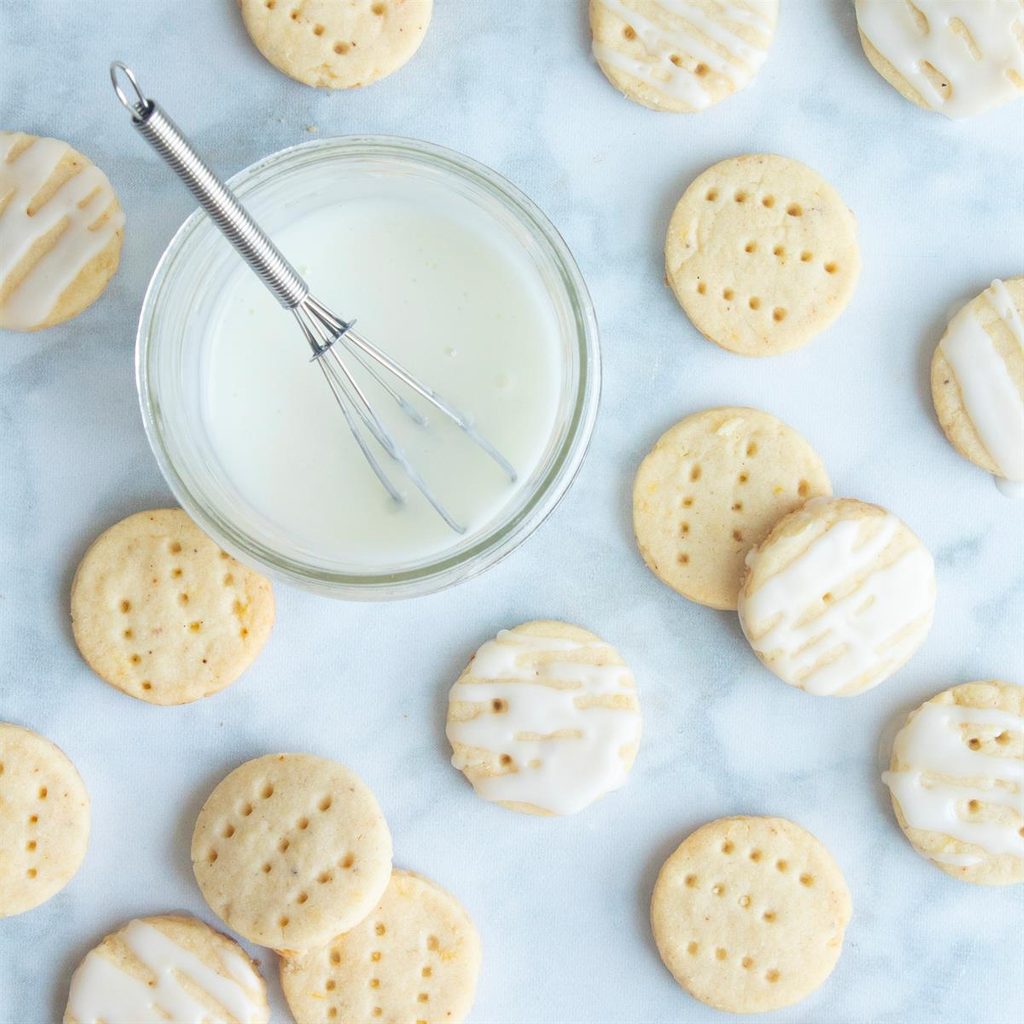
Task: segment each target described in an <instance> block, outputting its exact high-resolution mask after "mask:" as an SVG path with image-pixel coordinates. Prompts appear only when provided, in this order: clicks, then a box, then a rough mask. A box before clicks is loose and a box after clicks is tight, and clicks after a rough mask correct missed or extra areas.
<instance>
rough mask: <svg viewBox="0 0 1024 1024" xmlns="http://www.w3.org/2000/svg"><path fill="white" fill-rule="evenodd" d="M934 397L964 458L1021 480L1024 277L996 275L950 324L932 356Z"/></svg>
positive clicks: (941, 419) (942, 421)
mask: <svg viewBox="0 0 1024 1024" xmlns="http://www.w3.org/2000/svg"><path fill="white" fill-rule="evenodd" d="M932 400H933V401H934V403H935V411H936V413H937V414H938V417H939V423H940V424H942V429H943V430H944V431H945V433H946V437H948V438H949V442H950V444H952V445H953V447H954V448H955V449H956V450H957V451H958V452H959V453H960V454H961V455H963V456H964V458H966V459H970V460H971V462H973V463H975V464H976V465H979V466H981V468H982V469H987V470H988V471H989V472H990V473H994V474H995V475H996V476H1000V477H1005V478H1006V479H1008V480H1024V277H1015V278H1013V279H1012V280H1010V281H1006V282H1003V281H993V282H992V284H991V286H990V287H989V288H986V289H985V291H983V292H982V293H981V294H980V295H979V296H977V298H975V299H973V300H972V301H971V302H969V303H967V305H966V306H964V307H963V309H961V310H960V312H959V313H957V315H956V316H955V317H953V319H952V320H951V321H950V322H949V327H948V328H947V329H946V333H945V335H944V336H943V338H942V341H940V342H939V345H938V348H936V349H935V355H934V357H933V358H932Z"/></svg>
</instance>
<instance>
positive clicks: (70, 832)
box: [0, 722, 89, 918]
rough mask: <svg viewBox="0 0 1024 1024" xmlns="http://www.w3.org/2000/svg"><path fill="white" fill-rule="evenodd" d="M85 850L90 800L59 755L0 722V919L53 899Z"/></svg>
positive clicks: (39, 739) (44, 741)
mask: <svg viewBox="0 0 1024 1024" xmlns="http://www.w3.org/2000/svg"><path fill="white" fill-rule="evenodd" d="M88 844H89V794H88V793H87V792H86V790H85V784H84V783H83V782H82V778H81V776H80V775H79V774H78V772H77V771H76V770H75V766H74V765H73V764H72V763H71V761H69V760H68V758H67V756H66V755H65V754H64V752H63V751H62V750H60V749H59V748H58V747H56V746H55V745H54V744H53V743H51V742H50V741H49V740H48V739H44V738H43V737H42V736H39V735H37V734H36V733H34V732H31V731H29V730H28V729H22V728H21V727H20V726H17V725H11V724H9V723H7V722H0V918H4V917H11V916H13V915H14V914H21V913H24V912H25V911H26V910H31V909H32V908H33V907H38V906H39V904H40V903H45V902H46V901H47V900H48V899H50V897H51V896H55V895H56V894H57V893H58V892H60V890H61V889H63V888H64V886H66V885H67V884H68V882H70V881H71V879H72V878H73V877H74V875H75V872H76V871H78V868H79V866H80V865H81V863H82V858H83V857H84V856H85V850H86V847H87V846H88Z"/></svg>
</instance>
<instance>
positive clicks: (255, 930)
mask: <svg viewBox="0 0 1024 1024" xmlns="http://www.w3.org/2000/svg"><path fill="white" fill-rule="evenodd" d="M192 869H193V871H194V872H195V876H196V881H197V882H198V883H199V888H200V889H201V890H202V893H203V897H204V898H205V900H206V902H207V903H208V904H209V905H210V907H211V908H212V910H213V911H214V913H216V914H217V915H219V916H220V917H221V918H222V919H223V920H224V921H225V922H227V924H228V925H230V927H231V928H233V929H234V930H235V931H236V932H238V933H239V934H240V935H242V936H244V937H245V938H247V939H249V940H250V941H252V942H257V943H259V944H260V945H261V946H271V947H273V948H274V949H276V950H278V951H280V952H282V953H283V954H285V955H289V954H292V953H296V952H302V951H305V950H308V949H315V948H317V947H319V946H323V945H326V944H327V943H328V942H329V941H330V940H331V939H332V938H334V936H335V935H337V934H339V933H340V932H344V931H347V930H348V929H349V928H352V927H354V926H355V925H356V924H358V923H359V922H360V921H361V920H362V919H363V918H364V917H366V915H367V914H368V913H369V912H370V911H371V910H372V909H373V907H374V905H375V904H376V903H377V900H378V899H380V895H381V893H382V892H383V891H384V887H385V886H386V885H387V884H388V879H389V878H390V876H391V833H390V832H389V831H388V826H387V823H386V822H385V821H384V817H383V815H382V814H381V811H380V807H379V806H378V805H377V801H376V799H375V798H374V796H373V794H372V793H371V792H370V790H369V789H368V788H367V787H366V785H365V784H364V783H363V782H362V781H361V780H360V779H359V778H358V777H357V776H356V775H355V774H353V773H352V772H351V771H349V770H348V769H347V768H345V767H344V766H342V765H340V764H338V763H336V762H335V761H329V760H327V759H326V758H322V757H314V756H312V755H311V754H268V755H266V756H265V757H258V758H256V759H255V760H253V761H247V762H246V763H245V764H243V765H241V766H240V767H238V768H236V769H235V770H234V771H233V772H231V774H230V775H228V776H227V778H225V779H224V780H223V781H222V782H221V783H220V784H219V785H218V786H217V787H216V789H214V791H213V792H212V793H211V794H210V796H209V798H208V799H207V801H206V803H205V804H203V809H202V810H201V811H200V812H199V817H198V819H197V820H196V827H195V831H194V832H193V834H192Z"/></svg>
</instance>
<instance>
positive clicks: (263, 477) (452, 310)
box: [196, 161, 569, 575]
mask: <svg viewBox="0 0 1024 1024" xmlns="http://www.w3.org/2000/svg"><path fill="white" fill-rule="evenodd" d="M332 168H335V165H334V164H332V163H331V162H330V161H325V162H324V164H323V169H322V170H320V171H318V172H316V174H315V176H314V174H313V171H312V170H311V171H310V177H309V179H308V180H307V179H303V180H306V181H307V184H306V185H305V186H304V187H307V188H308V189H309V190H310V191H311V192H313V190H316V192H315V194H317V195H318V196H321V197H322V198H318V199H317V200H316V202H317V203H322V204H323V205H322V207H321V208H319V209H317V208H316V207H313V208H311V209H310V210H309V212H308V213H307V214H306V215H304V216H302V217H301V218H296V219H295V220H289V221H288V222H287V223H285V224H283V225H282V226H281V228H280V230H275V231H274V238H275V241H276V242H277V243H278V244H279V245H280V246H281V248H282V251H283V252H284V253H285V254H286V255H287V256H289V257H290V258H292V259H293V260H294V261H295V265H296V268H297V269H298V270H299V272H300V273H302V274H303V275H304V277H305V278H306V280H307V281H308V282H309V284H310V287H311V288H312V289H313V292H314V294H317V295H322V296H326V297H333V301H334V303H335V305H337V307H338V308H339V309H340V310H342V311H343V312H344V313H345V315H356V316H358V319H359V329H360V330H361V331H362V332H364V333H365V335H366V336H367V337H368V338H372V339H374V340H375V341H376V342H377V344H379V345H381V346H382V347H383V348H384V349H386V351H387V353H388V355H389V356H391V357H392V358H393V359H395V360H397V361H398V362H399V363H401V364H402V365H403V366H406V367H408V368H409V370H411V371H412V372H413V373H415V374H417V375H418V376H419V377H420V378H421V379H422V380H424V381H426V382H428V383H429V384H431V385H432V386H434V387H436V388H438V390H439V391H440V392H441V393H442V394H443V395H444V397H445V399H446V400H448V401H449V402H451V403H452V404H453V405H455V406H456V407H457V408H459V409H462V410H463V411H465V412H466V413H467V415H470V416H472V418H473V422H474V425H475V426H476V427H477V428H478V429H479V430H480V431H481V433H482V434H484V436H486V437H487V438H488V439H489V440H490V441H491V442H492V443H493V444H494V445H495V446H496V447H497V448H498V450H499V451H501V452H502V453H503V454H504V455H505V456H506V457H507V458H508V459H509V460H510V461H511V463H512V465H513V466H515V468H516V470H517V472H518V474H519V478H518V480H517V481H516V482H515V483H514V484H510V483H509V480H508V477H507V476H506V475H505V473H504V472H503V471H502V470H501V469H499V468H498V466H497V465H496V464H495V463H494V462H493V461H492V460H491V459H489V458H488V457H487V456H486V455H484V454H483V453H482V452H480V451H479V450H478V449H477V448H476V446H475V445H472V444H470V443H468V442H467V441H466V439H465V437H463V436H462V434H461V432H460V430H459V429H458V428H457V427H455V426H454V425H453V424H451V423H448V422H447V421H446V420H445V419H444V418H443V417H441V416H439V415H436V414H434V413H433V411H432V410H430V409H429V407H426V406H425V405H424V403H422V402H419V401H418V400H416V399H415V398H414V399H413V401H412V405H413V406H414V407H416V408H418V409H419V410H420V411H421V412H424V413H426V415H427V419H428V420H429V424H430V429H428V430H424V429H423V428H422V426H420V425H419V424H418V423H416V422H414V421H413V420H412V419H411V418H410V417H408V416H406V415H403V414H402V413H401V412H400V411H399V410H398V409H396V408H395V407H394V403H393V402H392V400H391V399H390V398H389V396H388V395H387V394H385V393H383V392H382V391H381V390H380V389H379V388H377V387H376V386H375V385H373V384H372V382H371V381H370V380H369V379H368V377H367V375H366V374H364V373H357V374H356V376H357V377H358V378H359V380H360V382H361V385H362V386H364V387H367V388H368V389H369V390H368V392H367V394H368V395H369V397H370V399H371V401H373V402H374V403H375V405H376V406H377V409H378V412H379V413H380V415H381V417H382V419H383V420H384V422H385V423H386V424H387V427H388V430H389V431H390V432H391V434H392V436H393V437H394V439H395V441H396V442H397V443H398V444H399V445H400V446H401V447H402V448H403V449H404V450H405V453H406V455H407V456H408V458H409V461H410V462H411V463H412V465H414V466H415V467H416V468H417V469H418V470H419V471H420V472H421V473H422V474H423V476H424V477H425V479H426V480H427V481H429V483H430V486H431V488H432V490H433V491H434V493H435V494H437V495H438V496H439V497H440V498H441V500H442V502H444V504H445V505H446V506H447V507H448V509H449V510H450V511H451V512H452V514H453V515H454V516H455V517H456V518H457V519H458V520H460V521H461V522H462V523H463V525H465V526H466V528H467V532H466V534H465V536H464V537H458V536H457V535H456V534H454V533H453V532H452V531H451V530H450V529H449V528H448V527H447V525H445V523H444V522H443V521H442V520H441V519H440V517H439V516H438V515H437V514H436V513H435V512H434V510H433V509H432V508H431V507H430V506H429V505H428V504H427V502H426V500H425V499H424V498H423V496H422V495H421V494H419V492H418V491H417V490H416V489H415V488H414V487H412V486H411V485H410V484H409V482H408V480H407V479H406V478H405V477H404V475H403V474H402V473H400V472H398V471H396V470H395V469H394V468H393V467H392V465H391V464H390V462H389V461H388V460H387V459H385V463H386V468H387V470H388V473H389V474H390V475H391V477H392V479H393V481H394V482H395V483H396V484H397V485H398V486H399V487H400V488H401V489H402V491H403V492H404V498H405V501H404V502H402V503H398V502H395V501H393V500H392V499H391V497H390V496H389V495H388V493H387V491H385V490H384V488H383V487H381V485H380V482H379V481H378V480H377V478H376V476H374V474H373V472H372V471H371V470H370V467H369V465H368V464H367V462H366V459H365V457H364V456H363V454H362V453H361V451H360V450H359V448H358V446H357V445H356V444H355V442H353V440H352V438H351V437H350V436H349V434H348V431H347V429H346V427H345V422H344V419H342V418H340V412H339V409H338V405H337V403H336V402H335V400H334V397H333V396H332V394H331V391H330V389H329V388H327V387H325V386H324V380H323V377H322V376H321V374H320V373H319V372H318V371H317V370H316V368H315V367H314V366H311V365H310V362H309V360H308V358H307V357H306V353H305V352H304V351H303V349H302V345H303V341H302V336H301V334H297V333H296V330H295V324H294V318H293V316H292V314H291V313H289V312H288V311H287V310H285V309H282V308H281V307H280V306H279V304H278V303H277V300H276V299H275V298H274V297H273V296H272V295H271V294H270V293H269V292H268V291H267V290H266V288H264V286H263V284H262V283H261V282H260V280H259V279H258V278H257V277H256V275H254V274H253V273H252V272H251V271H250V270H249V269H248V267H245V266H243V265H242V264H241V263H240V262H239V261H237V260H233V262H231V263H230V264H229V265H228V266H227V267H226V268H225V269H224V271H223V273H224V277H223V278H222V279H221V280H222V282H223V283H222V284H220V285H213V286H212V287H211V289H210V291H211V292H213V293H214V298H213V301H212V302H211V309H212V310H213V316H212V318H211V321H210V322H209V326H208V327H207V328H206V338H205V340H204V341H203V344H202V354H201V360H202V363H201V369H200V371H199V372H200V374H201V387H202V390H201V402H202V405H201V411H202V417H203V423H204V425H205V428H206V430H207V431H208V437H209V444H210V447H211V448H212V452H213V455H214V456H215V457H216V460H217V464H218V467H219V468H220V469H221V470H222V471H223V473H224V475H225V476H226V477H227V480H228V481H229V482H230V485H231V486H232V487H233V488H237V489H238V492H239V493H240V495H241V496H242V497H243V498H244V502H245V504H247V505H249V506H250V507H251V508H252V509H253V510H254V511H255V512H256V514H257V515H256V516H254V517H253V518H252V519H251V520H250V521H249V522H247V523H246V524H245V526H246V528H247V529H248V530H250V531H253V534H254V535H256V536H261V535H262V536H263V537H265V538H266V537H269V538H271V540H269V541H266V542H267V543H269V544H270V546H271V547H272V548H274V549H275V550H279V551H280V550H282V546H283V549H284V550H286V551H291V552H293V557H296V558H300V559H305V558H308V557H309V553H310V552H315V553H316V554H317V555H318V556H320V557H322V558H325V559H328V560H329V561H331V563H332V564H334V565H335V566H338V565H341V566H345V567H346V568H347V569H349V570H350V571H353V572H360V571H364V570H371V571H373V572H379V573H381V574H382V575H383V574H384V573H385V572H386V571H387V570H395V569H397V568H400V567H405V566H408V565H409V563H417V562H421V561H425V560H427V559H436V558H440V557H441V556H442V555H448V554H450V553H451V552H452V551H453V550H457V549H458V548H459V546H462V547H463V549H464V548H465V546H466V545H468V544H470V543H472V542H474V541H475V540H479V539H480V538H481V537H482V536H483V535H484V531H486V530H489V529H494V528H495V525H496V523H497V522H500V521H501V517H502V516H503V515H507V514H510V513H509V510H510V509H513V508H515V507H517V506H516V503H517V502H520V501H524V500H525V498H524V491H525V490H526V489H528V488H529V487H530V486H533V485H534V484H535V483H536V477H535V474H536V473H537V472H538V471H539V470H538V467H539V466H542V465H543V464H544V460H545V459H546V458H549V457H550V451H551V450H552V446H553V445H555V443H556V442H555V440H554V438H555V433H556V431H557V430H558V429H559V428H558V423H559V422H560V420H559V417H560V416H562V415H564V413H563V412H561V411H560V408H561V403H562V402H563V401H564V395H565V390H564V389H565V388H566V387H568V386H569V384H568V383H567V381H566V373H567V371H566V370H565V368H564V365H563V360H565V359H566V357H565V355H564V354H563V336H562V333H561V332H562V327H561V326H560V323H561V321H560V317H561V316H562V313H561V312H560V311H561V306H559V305H558V300H557V296H556V295H555V294H554V293H552V292H550V291H549V285H548V283H546V278H545V274H544V273H542V270H541V265H540V264H538V263H537V261H536V260H535V259H534V258H533V256H532V255H531V250H530V249H529V248H528V247H524V245H523V244H522V242H521V240H520V239H519V238H518V236H517V235H516V234H515V232H514V230H513V228H512V226H511V225H510V224H508V223H505V222H502V221H498V220H497V219H494V218H492V217H491V215H490V214H489V213H488V211H487V210H486V209H484V208H481V207H477V206H476V204H475V201H474V200H473V199H472V198H470V197H469V196H468V195H467V196H465V197H462V196H456V195H448V194H446V192H444V191H443V190H439V189H437V188H435V187H433V186H431V185H430V184H429V183H428V182H424V181H420V180H418V178H417V176H416V175H415V174H408V175H406V174H404V173H403V174H398V173H396V174H389V175H383V174H382V175H380V176H379V177H374V178H373V182H374V185H373V189H372V190H371V193H372V194H370V195H365V194H363V192H365V191H366V189H367V188H368V186H367V184H366V182H365V181H364V182H363V183H362V184H361V185H360V180H361V179H360V177H359V173H361V172H358V173H357V172H355V171H344V170H338V169H337V168H335V169H334V170H332ZM321 175H323V177H321ZM329 177H330V178H331V179H332V180H324V179H326V178H329ZM357 189H362V190H363V191H362V192H361V191H357ZM396 281H401V282H402V288H401V299H400V300H398V299H396V296H395V282H396ZM349 308H351V309H352V311H353V312H352V313H349V312H348V309H349ZM199 330H201V326H200V325H199V324H197V326H196V331H197V332H198V331H199ZM400 390H401V391H402V393H403V394H404V395H405V396H406V397H410V393H409V392H408V390H407V389H400ZM310 437H319V438H325V439H327V438H330V439H333V440H332V441H331V443H330V446H329V447H330V457H328V458H324V457H323V455H324V452H323V450H322V449H321V448H320V447H318V446H313V447H311V446H310V443H309V439H310ZM378 454H379V452H378ZM262 531H267V532H266V533H262Z"/></svg>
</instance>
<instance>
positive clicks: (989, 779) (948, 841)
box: [882, 679, 1024, 885]
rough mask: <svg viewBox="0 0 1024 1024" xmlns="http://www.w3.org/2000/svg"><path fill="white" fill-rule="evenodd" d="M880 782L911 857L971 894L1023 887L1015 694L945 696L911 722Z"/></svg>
mask: <svg viewBox="0 0 1024 1024" xmlns="http://www.w3.org/2000/svg"><path fill="white" fill-rule="evenodd" d="M882 779H883V780H884V781H885V784H886V785H887V786H888V787H889V790H890V792H891V794H892V805H893V809H894V810H895V812H896V819H897V821H899V824H900V828H902V829H903V831H904V832H905V833H906V836H907V838H908V839H909V840H910V842H911V844H912V845H913V847H914V849H915V850H917V852H918V853H920V854H922V855H923V856H925V857H928V858H929V859H930V860H931V861H932V863H934V864H936V865H937V866H938V867H940V868H942V870H943V871H945V872H946V874H947V875H952V876H953V877H954V878H961V879H963V880H964V881H965V882H976V883H977V884H979V885H1009V884H1011V883H1014V882H1024V686H1014V685H1013V684H1012V683H1003V682H1000V681H998V680H994V679H993V680H988V681H986V682H979V683H965V684H964V685H962V686H954V687H953V688H952V689H951V690H944V691H943V692H942V693H940V694H938V695H937V696H935V697H932V699H931V700H929V701H927V702H926V703H924V704H922V705H921V707H919V708H918V709H917V710H916V711H914V712H912V713H911V715H910V717H909V718H908V719H907V722H906V725H904V726H903V728H902V729H901V730H900V731H899V733H898V734H897V736H896V740H895V742H894V743H893V748H892V763H891V764H890V767H889V771H887V772H886V773H885V774H884V775H883V776H882Z"/></svg>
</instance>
